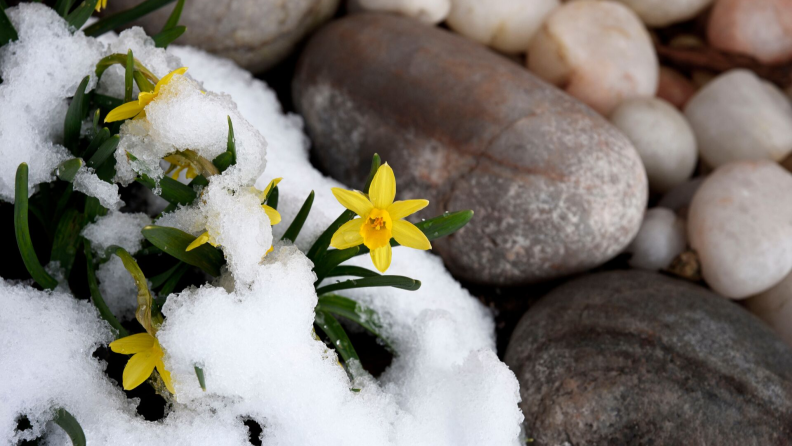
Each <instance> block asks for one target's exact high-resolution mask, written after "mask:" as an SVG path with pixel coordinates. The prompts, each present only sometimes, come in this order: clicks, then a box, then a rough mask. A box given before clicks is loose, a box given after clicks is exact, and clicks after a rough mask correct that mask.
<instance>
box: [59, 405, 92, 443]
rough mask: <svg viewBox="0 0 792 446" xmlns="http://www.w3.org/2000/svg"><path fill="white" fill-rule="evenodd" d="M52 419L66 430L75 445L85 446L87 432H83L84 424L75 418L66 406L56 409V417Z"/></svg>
mask: <svg viewBox="0 0 792 446" xmlns="http://www.w3.org/2000/svg"><path fill="white" fill-rule="evenodd" d="M52 421H53V422H54V423H55V424H57V425H58V426H60V428H61V429H63V430H64V431H66V434H67V435H69V438H70V439H71V442H72V445H73V446H85V432H83V430H82V426H80V423H79V422H78V421H77V419H76V418H74V415H72V414H70V413H69V412H67V411H66V409H64V408H59V409H58V410H56V411H55V418H54V419H53V420H52Z"/></svg>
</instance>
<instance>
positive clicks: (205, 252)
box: [0, 0, 522, 445]
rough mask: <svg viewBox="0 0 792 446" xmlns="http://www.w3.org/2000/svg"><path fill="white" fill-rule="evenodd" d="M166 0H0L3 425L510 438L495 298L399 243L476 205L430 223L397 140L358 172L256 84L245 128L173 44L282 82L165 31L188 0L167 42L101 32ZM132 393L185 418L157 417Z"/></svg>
mask: <svg viewBox="0 0 792 446" xmlns="http://www.w3.org/2000/svg"><path fill="white" fill-rule="evenodd" d="M171 1H172V0H171ZM167 3H169V1H168V0H146V1H144V2H142V3H141V4H140V5H138V6H137V7H135V8H133V9H131V10H129V11H124V12H121V13H118V14H115V15H112V16H108V17H105V18H103V19H100V20H98V21H95V22H94V23H92V24H90V25H89V26H87V27H85V28H84V29H82V30H80V28H83V25H85V24H86V23H87V22H88V20H89V17H90V15H91V12H92V11H94V10H98V9H100V7H102V6H105V5H106V0H101V1H100V0H84V1H83V2H82V3H80V4H79V5H76V6H75V5H73V1H70V0H58V1H57V3H56V4H55V7H54V9H50V8H48V7H46V6H44V5H41V4H28V3H23V4H21V5H19V6H18V7H15V8H6V7H5V5H4V4H3V3H2V0H0V75H1V76H2V83H0V105H1V108H0V155H2V159H3V163H2V164H0V198H1V199H3V200H4V201H9V202H13V203H14V206H13V207H14V231H15V237H16V245H17V246H18V248H19V252H20V255H21V258H22V260H23V263H24V267H25V270H26V271H27V274H29V276H27V277H24V276H21V277H19V278H18V279H19V280H18V282H20V283H12V282H11V281H5V280H2V279H0V305H2V307H3V308H4V309H5V310H4V312H3V313H0V402H3V403H4V404H0V431H2V432H0V440H3V441H5V440H8V441H21V440H33V439H36V438H39V437H41V436H42V435H44V436H46V437H48V438H58V437H57V436H58V435H62V434H59V433H58V432H56V431H53V430H52V429H51V428H50V427H47V426H51V425H52V423H48V422H49V421H53V422H54V423H56V424H57V425H59V426H61V427H62V428H63V430H64V431H65V432H66V433H67V434H68V435H69V437H70V439H71V441H72V442H73V443H74V444H85V443H86V439H87V441H88V442H91V443H93V444H140V443H147V444H151V443H152V442H153V443H156V444H238V443H240V442H241V443H245V442H246V440H247V435H246V434H245V433H244V425H243V424H242V421H246V420H247V421H250V422H251V423H254V424H258V425H260V426H263V427H264V432H263V433H262V434H261V435H260V436H259V438H258V440H262V439H263V440H265V443H266V444H320V443H321V444H361V445H364V444H365V445H370V444H399V445H407V444H410V445H412V444H451V439H454V440H453V443H454V444H485V443H486V444H514V443H515V442H516V441H517V440H518V436H519V422H520V420H521V418H522V415H521V414H520V412H519V409H518V408H517V406H516V402H517V401H518V394H517V384H516V380H515V379H514V376H513V375H512V374H511V372H509V371H508V369H506V367H505V366H504V365H503V364H502V363H500V362H499V361H498V360H497V357H496V356H495V355H494V352H493V351H492V350H493V340H492V333H491V332H492V320H491V317H490V315H489V314H488V313H487V311H486V310H485V309H484V308H482V307H481V306H480V304H478V302H476V301H475V300H474V299H472V298H471V297H470V295H469V294H467V292H465V291H464V290H462V289H461V287H459V285H458V284H456V282H454V281H453V280H451V279H450V277H448V275H447V273H446V272H445V271H444V270H443V268H442V266H441V265H440V263H439V261H438V260H436V259H431V258H429V257H421V256H424V254H421V253H418V252H411V251H410V250H406V249H404V248H400V249H397V250H393V249H392V248H394V247H398V246H405V247H409V248H414V249H416V250H418V251H423V250H428V249H430V248H431V240H434V239H437V238H439V237H444V236H447V235H450V234H452V233H454V232H455V231H457V230H459V229H460V228H462V227H463V226H465V225H466V224H467V223H468V222H469V220H470V219H471V217H472V216H473V212H472V211H459V212H453V213H448V212H446V213H444V214H443V215H440V216H437V217H435V218H431V219H426V220H422V221H421V222H420V223H417V224H413V223H410V222H408V221H406V220H404V218H405V217H408V216H409V215H411V214H413V213H416V212H418V211H420V210H421V209H423V208H424V207H426V206H427V204H428V202H427V201H426V200H421V199H411V200H405V201H395V195H396V182H397V179H396V175H395V173H394V171H393V170H392V168H391V167H390V166H389V165H388V164H387V163H383V162H382V160H380V158H379V156H377V155H375V156H374V158H373V160H372V165H371V170H370V173H369V177H368V181H367V182H366V184H362V185H360V191H356V190H347V189H345V188H343V187H339V186H341V185H339V184H337V183H334V182H332V181H330V180H327V179H325V178H323V177H322V176H321V175H320V174H318V173H317V172H315V171H314V170H313V169H312V168H311V167H310V165H308V163H307V157H304V158H303V153H302V152H300V153H296V154H295V153H290V152H289V151H288V150H286V149H279V148H278V145H279V144H282V145H284V146H288V145H289V144H290V143H285V142H284V140H285V138H283V137H281V136H280V135H279V133H278V131H281V132H283V130H282V128H281V127H286V128H288V129H289V130H288V131H289V132H293V131H299V124H295V122H294V120H293V119H292V120H289V119H287V118H286V117H284V116H282V115H281V114H280V112H279V111H277V109H276V111H275V112H274V115H275V116H276V118H273V117H272V116H267V117H265V118H262V117H261V116H257V115H256V112H257V108H256V107H260V106H261V102H257V103H255V105H254V106H252V107H248V106H245V107H244V109H245V111H246V114H247V115H248V116H250V115H253V117H254V119H259V124H258V125H253V124H251V122H250V121H248V120H246V119H245V117H244V116H243V113H242V112H241V111H240V107H238V105H237V104H236V103H235V102H234V101H233V100H232V99H231V97H230V96H229V95H228V94H223V93H215V92H213V91H211V90H210V89H209V88H207V84H212V83H213V82H214V81H212V82H204V83H203V84H202V83H199V82H198V81H196V80H194V79H192V78H191V77H190V75H189V74H188V69H187V68H186V67H184V66H182V61H181V60H179V58H180V57H181V58H182V59H191V60H193V61H195V62H196V63H197V64H198V65H199V66H202V68H203V69H204V72H207V71H209V70H211V69H214V70H218V71H219V72H220V73H222V74H223V76H219V77H218V78H217V79H216V80H215V81H216V83H214V85H218V84H220V85H225V86H226V87H228V89H227V90H226V91H234V89H235V88H236V89H238V91H242V92H243V94H250V95H251V96H252V97H253V98H254V99H251V101H259V100H262V98H264V99H263V100H264V101H266V100H270V99H269V96H267V95H269V94H271V93H270V92H268V91H264V90H261V88H262V87H261V85H260V83H258V82H259V81H255V80H252V79H251V78H250V75H249V74H247V73H244V72H242V71H241V70H240V69H239V68H237V67H234V66H231V65H230V64H228V62H225V61H222V60H219V59H215V58H212V57H210V56H208V55H205V54H203V53H196V52H194V51H195V50H190V49H185V48H182V49H168V51H166V50H165V49H164V48H165V47H167V46H168V44H170V43H171V42H172V41H173V40H174V39H175V38H177V37H178V36H179V35H181V33H183V32H184V27H182V26H179V25H178V20H179V16H180V14H181V10H182V8H183V7H184V0H179V2H178V3H177V5H176V7H175V9H174V11H173V13H172V14H171V17H170V19H169V20H168V22H167V24H166V25H165V28H164V29H163V31H162V32H161V33H160V34H158V35H157V36H155V37H154V38H153V39H152V38H149V37H147V36H146V35H145V34H144V33H143V32H142V30H141V29H139V28H133V29H131V30H128V31H125V32H123V33H121V34H120V35H118V36H115V35H114V34H106V33H108V32H109V31H112V30H113V29H115V28H116V27H118V26H121V25H123V24H125V23H127V22H129V21H131V20H134V19H135V18H137V17H139V16H141V15H142V14H145V13H147V12H150V11H152V10H154V9H156V8H158V7H160V6H163V5H164V4H167ZM103 34H104V36H103V37H101V38H98V39H97V38H95V37H97V36H100V35H103ZM56 54H61V55H63V56H64V57H62V58H57V57H53V55H56ZM177 54H178V57H177ZM208 67H211V68H208ZM33 91H35V93H34V94H30V92H33ZM262 92H263V96H262ZM238 97H240V96H237V95H235V98H238ZM243 105H244V104H243ZM273 122H275V123H276V124H272V123H273ZM270 127H275V128H277V130H275V131H273V130H272V129H271V128H270ZM262 133H266V134H267V135H266V137H267V139H270V144H271V145H268V141H267V139H265V137H264V136H263V135H262ZM292 134H293V133H292ZM302 144H303V140H302V139H299V138H298V139H297V147H298V150H302V149H303V148H304V147H303V146H302ZM268 151H269V152H270V153H269V154H270V155H272V154H273V153H274V154H275V156H274V157H272V156H271V157H270V158H269V159H268V157H267V155H268ZM295 156H296V158H295ZM284 160H288V161H284ZM268 162H269V163H270V168H272V166H273V165H274V166H275V167H276V168H281V169H282V171H276V173H277V174H278V175H280V176H279V177H278V178H274V177H272V176H268V175H266V173H265V168H266V167H267V164H268ZM11 179H12V180H11ZM299 183H305V184H304V185H303V187H302V188H300V187H299V186H300V184H299ZM259 184H265V185H266V186H264V187H261V186H260V185H259ZM310 184H312V185H313V187H314V190H310V192H308V191H305V192H302V191H303V190H304V189H306V187H305V185H310ZM287 186H294V189H293V190H292V189H289V188H287ZM300 194H302V195H300ZM306 195H307V197H306ZM122 196H123V197H125V200H126V201H127V203H125V202H124V200H122ZM141 197H143V198H141ZM303 197H305V198H303ZM331 197H335V199H336V200H337V203H336V202H332V201H331V200H330V198H331ZM159 202H162V203H163V204H162V205H160V204H159ZM339 203H340V205H342V206H343V207H344V208H346V210H344V211H341V212H340V208H339V207H338V204H339ZM135 210H138V211H139V210H142V211H146V212H147V213H148V214H147V213H144V212H130V211H135ZM339 212H340V216H338V217H337V218H334V219H333V217H334V216H335V215H338V213H339ZM149 214H150V215H153V218H152V217H150V216H149ZM31 216H32V217H33V220H31V219H30V218H31ZM33 223H35V224H33ZM36 230H37V231H36ZM276 234H277V235H276ZM34 242H35V243H34ZM34 245H35V247H34ZM41 246H45V247H46V248H47V249H48V250H49V255H48V256H46V255H44V254H42V253H43V251H42V250H41V249H37V248H40V247H41ZM37 251H38V252H37ZM365 254H369V257H370V261H367V260H366V257H364V255H365ZM400 256H402V257H403V260H401V261H399V257H400ZM416 256H418V257H416ZM46 257H48V258H49V262H47V263H43V262H41V261H40V258H46ZM367 262H370V263H367ZM372 263H373V265H374V269H371V268H369V265H370V264H372ZM392 263H393V264H394V269H397V270H399V271H400V272H401V271H409V276H413V275H414V274H416V275H422V276H423V280H424V285H427V284H428V285H429V287H430V290H431V293H428V292H427V293H426V294H424V295H421V298H423V300H421V299H417V300H409V299H410V298H409V297H407V298H406V299H405V298H402V297H401V296H402V295H403V293H404V292H405V291H406V292H410V293H413V294H414V295H416V296H418V295H420V293H419V292H418V291H419V290H420V289H421V288H422V282H421V281H420V280H417V279H416V278H414V277H409V276H408V275H392V274H386V272H387V271H388V270H389V269H390V268H391V266H392ZM42 290H43V291H42ZM421 291H424V290H421ZM407 294H409V293H407ZM88 300H90V304H89V303H88ZM100 318H101V319H100ZM363 332H368V333H370V334H371V335H373V336H374V337H376V339H378V342H379V345H380V348H384V349H386V350H387V351H388V352H390V354H391V355H393V357H394V359H393V363H392V364H391V366H390V367H389V368H388V370H387V371H386V372H385V373H384V374H383V376H382V377H381V378H379V379H376V378H375V377H374V376H372V375H371V374H370V373H369V372H368V371H367V370H366V368H365V367H364V366H363V365H362V364H365V363H366V358H365V357H364V358H361V355H359V353H358V351H357V350H356V349H355V347H354V345H353V339H354V338H355V336H350V333H351V334H353V335H354V334H357V333H363ZM358 336H360V335H359V334H358ZM6 337H7V338H6ZM108 348H109V351H108ZM110 351H112V352H113V353H110ZM22 352H24V354H22ZM25 354H27V355H31V356H30V359H26V360H25V361H22V362H5V361H4V358H6V357H19V356H20V355H21V356H25ZM94 356H96V357H98V358H101V359H103V360H105V361H107V362H108V363H109V364H110V367H109V368H108V371H107V373H109V374H110V375H111V377H113V378H114V379H115V381H114V380H113V379H108V377H107V375H106V374H105V371H104V365H103V363H100V362H98V361H97V359H96V357H94ZM11 364H15V367H16V366H19V367H21V371H20V372H19V373H15V372H13V371H11V370H10V368H11V366H10V365H11ZM50 367H52V368H50ZM121 368H123V372H121V373H120V375H121V376H120V378H121V379H120V380H119V379H118V377H117V375H116V376H112V375H113V373H118V372H120V369H121ZM111 369H112V370H116V372H112V371H111ZM339 372H340V373H339ZM116 381H120V386H119V385H118V384H116ZM122 388H123V389H124V390H125V391H127V392H132V391H134V392H141V390H139V389H140V388H146V389H148V390H147V392H148V393H127V394H128V395H130V396H131V395H134V396H135V397H139V398H140V397H142V398H143V399H144V400H146V401H148V400H149V399H151V398H160V397H161V399H163V401H164V402H166V403H167V409H166V410H167V411H168V412H170V413H168V414H166V415H167V416H166V417H165V418H164V420H163V421H160V422H158V423H156V424H153V425H146V424H145V423H143V422H142V420H141V419H140V417H139V416H137V415H135V411H136V406H137V401H136V400H134V399H133V400H127V398H126V397H125V396H124V394H123V393H122V391H121V389H122ZM33 389H35V390H33ZM80 395H83V396H84V397H82V398H81V397H80ZM85 395H90V397H88V396H85ZM157 395H159V396H157ZM5 402H8V404H5ZM303 418H305V420H303ZM452 418H453V419H454V422H453V423H449V421H448V420H449V419H452ZM240 429H242V430H240Z"/></svg>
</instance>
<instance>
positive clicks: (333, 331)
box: [314, 310, 360, 363]
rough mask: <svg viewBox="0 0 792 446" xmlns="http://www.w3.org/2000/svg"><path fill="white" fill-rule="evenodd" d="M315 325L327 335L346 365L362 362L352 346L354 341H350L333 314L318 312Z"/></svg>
mask: <svg viewBox="0 0 792 446" xmlns="http://www.w3.org/2000/svg"><path fill="white" fill-rule="evenodd" d="M314 324H315V325H316V326H317V327H319V329H320V330H322V332H323V333H324V334H326V335H327V337H328V338H329V339H330V342H331V343H332V344H333V347H335V349H336V351H337V352H338V354H339V356H341V358H342V359H343V360H344V362H345V363H348V362H349V360H351V359H356V360H360V358H359V357H358V354H357V352H356V351H355V347H353V346H352V341H350V340H349V336H348V335H347V334H346V331H344V327H342V326H341V324H340V323H338V319H336V318H335V317H333V315H332V314H330V313H328V312H326V311H319V310H317V311H316V319H315V322H314Z"/></svg>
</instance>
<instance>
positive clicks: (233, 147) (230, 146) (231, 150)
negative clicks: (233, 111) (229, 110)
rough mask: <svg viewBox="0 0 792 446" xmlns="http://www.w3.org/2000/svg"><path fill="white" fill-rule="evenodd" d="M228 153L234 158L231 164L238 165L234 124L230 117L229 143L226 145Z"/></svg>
mask: <svg viewBox="0 0 792 446" xmlns="http://www.w3.org/2000/svg"><path fill="white" fill-rule="evenodd" d="M226 152H229V153H231V155H232V156H233V159H232V160H231V164H236V137H235V136H234V124H233V123H232V122H231V116H228V142H227V143H226Z"/></svg>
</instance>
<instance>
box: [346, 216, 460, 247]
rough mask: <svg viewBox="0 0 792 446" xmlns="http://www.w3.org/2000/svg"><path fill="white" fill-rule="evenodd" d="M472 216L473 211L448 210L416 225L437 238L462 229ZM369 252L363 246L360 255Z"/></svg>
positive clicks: (427, 235) (429, 236)
mask: <svg viewBox="0 0 792 446" xmlns="http://www.w3.org/2000/svg"><path fill="white" fill-rule="evenodd" d="M472 218H473V211H458V212H450V213H448V212H447V213H445V214H443V215H441V216H439V217H435V218H430V219H429V220H424V221H422V222H420V223H416V224H415V226H416V227H417V228H418V229H420V230H421V232H423V233H424V235H426V238H428V239H429V240H436V239H439V238H441V237H445V236H447V235H451V234H453V233H455V232H456V231H458V230H460V229H462V228H463V227H464V226H465V225H466V224H468V222H469V221H470V219H472ZM390 244H391V246H401V245H399V243H398V242H397V241H396V240H394V239H391V241H390ZM368 252H369V249H368V248H366V247H365V246H361V247H360V252H359V253H358V255H361V254H368Z"/></svg>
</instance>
